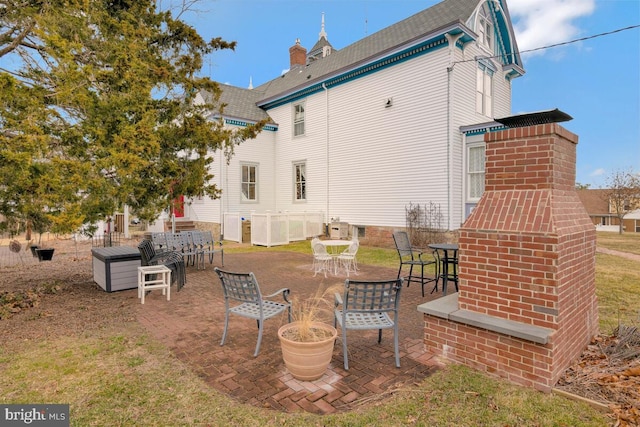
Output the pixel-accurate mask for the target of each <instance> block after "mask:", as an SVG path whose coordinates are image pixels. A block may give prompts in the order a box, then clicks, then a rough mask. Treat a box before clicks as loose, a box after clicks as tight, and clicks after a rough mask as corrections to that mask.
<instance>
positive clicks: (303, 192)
mask: <svg viewBox="0 0 640 427" xmlns="http://www.w3.org/2000/svg"><path fill="white" fill-rule="evenodd" d="M293 193H294V200H295V201H296V202H304V201H306V200H307V165H306V163H305V162H296V163H294V164H293Z"/></svg>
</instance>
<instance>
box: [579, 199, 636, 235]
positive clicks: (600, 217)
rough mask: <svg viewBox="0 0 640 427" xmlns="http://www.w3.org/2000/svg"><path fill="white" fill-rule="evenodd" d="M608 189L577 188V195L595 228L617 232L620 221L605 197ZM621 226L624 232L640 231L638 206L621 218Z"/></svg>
mask: <svg viewBox="0 0 640 427" xmlns="http://www.w3.org/2000/svg"><path fill="white" fill-rule="evenodd" d="M609 191H610V190H607V189H593V190H592V189H584V190H578V197H580V200H582V204H583V205H584V207H585V209H586V211H587V213H588V214H589V217H591V219H592V221H593V224H594V225H595V226H596V230H600V231H615V232H618V231H619V230H620V227H619V225H620V222H619V221H618V216H617V215H616V214H615V212H614V211H613V209H612V205H611V203H609V200H608V197H607V193H608V192H609ZM622 226H623V227H624V231H626V232H632V233H640V208H639V209H635V210H631V211H629V213H627V214H626V215H625V216H624V218H623V220H622Z"/></svg>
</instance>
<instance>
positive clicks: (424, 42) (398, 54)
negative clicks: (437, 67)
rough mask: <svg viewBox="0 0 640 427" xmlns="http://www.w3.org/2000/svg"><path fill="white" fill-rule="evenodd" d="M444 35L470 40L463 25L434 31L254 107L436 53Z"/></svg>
mask: <svg viewBox="0 0 640 427" xmlns="http://www.w3.org/2000/svg"><path fill="white" fill-rule="evenodd" d="M447 33H452V34H460V33H463V34H464V36H463V38H466V37H471V38H472V36H471V34H472V33H471V31H470V30H469V29H468V28H467V27H466V26H465V25H464V24H462V23H460V22H458V23H455V24H453V25H450V26H448V27H446V28H444V29H441V30H439V31H435V32H433V33H431V34H429V35H427V36H425V37H423V38H420V39H418V40H412V41H411V42H410V43H412V44H411V45H409V46H407V44H405V45H404V46H399V47H397V48H395V49H394V50H392V51H391V52H385V53H383V55H381V56H380V57H378V58H374V59H370V60H368V62H365V63H364V64H362V65H356V66H355V67H354V68H349V69H346V70H344V69H343V70H340V71H338V72H336V73H335V74H334V75H328V76H322V77H321V78H320V79H317V80H316V81H315V82H314V81H313V80H312V82H313V83H311V82H310V85H308V86H304V87H300V86H299V87H298V88H294V89H292V90H291V91H290V92H288V93H283V94H280V95H277V96H275V97H272V98H270V99H265V100H263V101H259V102H258V103H257V106H258V107H260V108H263V109H265V110H268V109H270V108H275V107H278V106H281V105H284V104H287V103H289V102H293V101H295V100H297V99H300V98H304V97H306V96H309V95H312V94H314V93H316V92H319V91H321V90H323V85H324V88H329V87H332V86H337V85H340V84H343V83H346V82H348V81H352V80H355V79H358V78H360V77H364V76H366V75H368V74H371V73H375V72H377V71H380V70H383V69H385V68H387V67H390V66H392V65H396V64H399V63H402V62H404V61H407V60H409V59H413V58H415V57H417V56H421V55H424V54H426V53H429V52H432V51H434V50H436V49H440V48H442V47H445V46H447V44H448V42H447V39H446V38H445V34H447ZM309 78H311V75H309Z"/></svg>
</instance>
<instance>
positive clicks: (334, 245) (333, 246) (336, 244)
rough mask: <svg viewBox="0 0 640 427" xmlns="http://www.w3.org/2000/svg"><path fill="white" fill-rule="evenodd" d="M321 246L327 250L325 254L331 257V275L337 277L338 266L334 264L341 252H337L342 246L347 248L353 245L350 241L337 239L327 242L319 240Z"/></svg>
mask: <svg viewBox="0 0 640 427" xmlns="http://www.w3.org/2000/svg"><path fill="white" fill-rule="evenodd" d="M318 242H319V243H320V244H321V245H323V246H325V247H327V248H329V250H328V251H327V252H329V254H330V255H331V256H332V257H333V275H334V276H337V275H338V264H337V262H336V257H337V256H338V255H340V252H342V251H341V250H339V248H340V247H342V246H349V245H350V244H351V243H353V242H352V241H351V240H339V239H329V240H319V241H318Z"/></svg>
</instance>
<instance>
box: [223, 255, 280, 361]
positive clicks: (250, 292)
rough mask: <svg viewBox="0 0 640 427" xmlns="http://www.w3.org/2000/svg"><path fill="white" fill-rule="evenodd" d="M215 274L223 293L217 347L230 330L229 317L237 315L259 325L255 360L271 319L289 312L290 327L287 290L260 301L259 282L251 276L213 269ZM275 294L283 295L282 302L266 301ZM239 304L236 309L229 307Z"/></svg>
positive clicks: (261, 296)
mask: <svg viewBox="0 0 640 427" xmlns="http://www.w3.org/2000/svg"><path fill="white" fill-rule="evenodd" d="M214 270H215V272H216V274H217V275H218V277H219V278H220V283H221V284H222V290H223V293H224V331H223V332H222V340H221V341H220V345H221V346H222V345H224V342H225V340H226V338H227V329H228V327H229V315H230V314H237V315H238V316H242V317H247V318H249V319H255V320H256V322H258V343H257V344H256V350H255V352H254V353H253V356H254V357H256V356H257V355H258V353H259V352H260V344H261V343H262V331H263V329H264V321H265V320H267V319H270V318H272V317H274V316H276V315H278V314H280V313H282V312H284V311H285V310H286V311H287V312H288V316H289V323H291V303H290V302H289V293H290V290H289V288H282V289H279V290H277V291H275V292H274V293H272V294H269V295H265V296H264V297H263V295H262V292H260V286H259V285H258V280H257V279H256V276H255V275H254V274H253V273H234V272H230V271H223V270H221V269H219V268H218V267H215V268H214ZM278 294H282V298H283V299H284V302H277V301H271V300H268V299H266V298H272V297H274V296H276V295H278ZM232 303H238V304H237V305H233V306H232V305H231V304H232Z"/></svg>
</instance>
